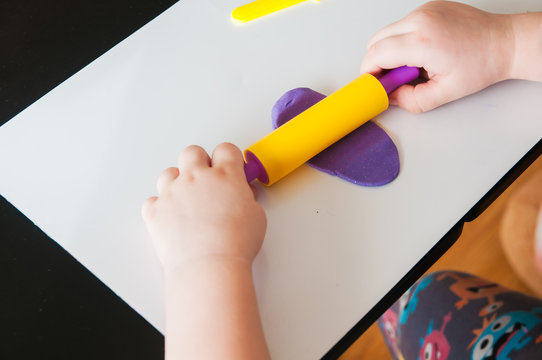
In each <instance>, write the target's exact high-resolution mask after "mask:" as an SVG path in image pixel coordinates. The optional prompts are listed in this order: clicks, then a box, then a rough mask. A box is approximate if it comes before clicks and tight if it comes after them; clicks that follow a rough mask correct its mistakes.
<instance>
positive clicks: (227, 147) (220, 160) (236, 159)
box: [211, 143, 245, 174]
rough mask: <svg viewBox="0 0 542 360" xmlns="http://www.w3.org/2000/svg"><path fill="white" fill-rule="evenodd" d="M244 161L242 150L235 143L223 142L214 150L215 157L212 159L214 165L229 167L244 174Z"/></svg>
mask: <svg viewBox="0 0 542 360" xmlns="http://www.w3.org/2000/svg"><path fill="white" fill-rule="evenodd" d="M244 163H245V161H244V160H243V154H242V153H241V150H239V148H238V147H237V146H235V145H233V144H230V143H222V144H220V145H218V146H217V147H216V148H215V150H214V151H213V158H212V160H211V164H212V166H213V167H228V168H231V169H234V170H235V171H238V172H243V174H244V171H243V164H244Z"/></svg>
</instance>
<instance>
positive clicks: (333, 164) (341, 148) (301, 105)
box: [271, 88, 399, 186]
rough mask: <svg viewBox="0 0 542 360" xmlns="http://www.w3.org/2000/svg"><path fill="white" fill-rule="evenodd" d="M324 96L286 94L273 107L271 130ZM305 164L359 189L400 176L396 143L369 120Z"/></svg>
mask: <svg viewBox="0 0 542 360" xmlns="http://www.w3.org/2000/svg"><path fill="white" fill-rule="evenodd" d="M325 97H326V96H325V95H322V94H320V93H318V92H316V91H314V90H311V89H308V88H297V89H293V90H290V91H288V92H287V93H285V94H284V95H282V97H281V98H280V99H279V100H278V101H277V102H276V103H275V105H274V106H273V109H272V111H271V117H272V120H273V127H274V128H275V129H276V128H277V127H279V126H281V125H282V124H284V123H286V122H288V121H290V120H291V119H292V118H294V117H295V116H297V115H298V114H300V113H302V112H303V111H305V110H306V109H308V108H309V107H311V106H313V105H314V104H316V103H317V102H319V101H321V100H322V99H324V98H325ZM329 120H330V121H333V119H329ZM308 164H309V165H310V166H312V167H313V168H315V169H317V170H320V171H323V172H325V173H328V174H331V175H335V176H338V177H340V178H341V179H344V180H346V181H349V182H351V183H354V184H358V185H362V186H381V185H385V184H387V183H389V182H391V181H393V180H394V179H395V178H396V177H397V175H398V174H399V154H398V152H397V148H396V147H395V144H394V143H393V141H392V140H391V139H390V137H389V136H388V134H386V132H385V131H384V130H382V129H381V128H380V127H379V126H378V125H376V124H375V123H374V122H372V121H369V122H367V123H365V124H364V125H363V126H360V127H359V128H357V129H356V130H354V131H353V132H351V133H350V134H348V135H347V136H345V137H344V138H342V139H341V140H339V141H338V142H336V143H335V144H333V145H332V146H330V147H329V148H327V149H326V150H324V151H322V152H321V153H320V154H318V155H316V156H315V157H313V158H312V159H311V160H310V161H308Z"/></svg>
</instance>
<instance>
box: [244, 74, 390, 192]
mask: <svg viewBox="0 0 542 360" xmlns="http://www.w3.org/2000/svg"><path fill="white" fill-rule="evenodd" d="M388 105H389V103H388V95H387V94H386V90H384V87H383V86H382V84H381V83H380V81H378V79H376V78H375V77H374V76H372V75H370V74H363V75H361V76H360V77H358V78H357V79H355V80H354V81H352V82H351V83H349V84H348V85H346V86H345V87H343V88H341V89H339V90H337V91H336V92H334V93H333V94H331V95H329V96H328V97H326V98H325V99H323V100H322V101H320V102H318V103H317V104H315V105H314V106H312V107H310V108H309V109H307V110H305V111H304V112H302V113H301V114H299V115H297V116H296V117H295V118H293V119H292V120H290V121H288V122H287V123H285V124H284V125H282V126H280V127H279V128H277V129H276V130H275V131H273V132H271V133H270V134H268V135H267V136H265V137H264V138H262V139H261V140H260V141H258V142H256V143H254V144H252V145H251V146H250V147H248V148H247V149H246V150H245V154H246V151H250V152H252V153H253V154H254V155H255V156H256V157H257V158H258V159H259V160H260V162H261V164H262V165H263V167H264V168H265V170H266V172H267V175H268V177H269V182H268V183H267V184H265V185H271V184H273V183H275V182H276V181H278V180H280V179H281V178H283V177H284V176H286V175H288V174H289V173H290V172H292V171H293V170H295V169H296V168H298V167H299V166H301V165H302V164H304V163H305V162H306V161H308V160H309V159H311V158H312V157H313V156H315V155H317V154H318V153H320V152H322V151H323V150H324V149H326V148H328V147H329V146H331V145H332V144H333V143H335V142H336V141H338V140H340V139H341V138H343V137H344V136H346V135H347V134H349V133H351V132H352V131H354V130H355V129H357V128H358V127H360V126H361V125H363V124H364V123H366V122H367V121H369V120H371V119H372V118H374V117H375V116H377V115H378V114H380V113H381V112H383V111H384V110H386V109H387V108H388Z"/></svg>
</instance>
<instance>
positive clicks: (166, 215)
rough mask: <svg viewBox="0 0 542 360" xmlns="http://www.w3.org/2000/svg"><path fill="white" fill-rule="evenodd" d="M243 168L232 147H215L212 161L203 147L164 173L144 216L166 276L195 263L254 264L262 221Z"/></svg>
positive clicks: (238, 153) (183, 156)
mask: <svg viewBox="0 0 542 360" xmlns="http://www.w3.org/2000/svg"><path fill="white" fill-rule="evenodd" d="M243 164H244V161H243V155H242V154H241V151H240V150H239V149H238V148H237V147H235V146H234V145H232V144H227V143H225V144H221V145H219V146H218V147H217V148H216V149H215V151H214V153H213V156H212V159H211V158H210V157H209V155H207V153H206V152H205V150H203V149H202V148H201V147H199V146H189V147H187V148H186V149H184V150H183V151H182V153H181V155H180V156H179V164H178V165H179V166H178V168H176V167H175V168H173V167H172V168H168V169H166V170H165V171H164V172H163V173H162V175H161V176H160V178H159V179H158V195H159V196H158V197H156V196H155V197H151V198H149V199H148V200H147V201H146V202H145V203H144V204H143V208H142V212H143V219H144V220H145V223H146V224H147V228H148V230H149V233H150V235H151V238H152V240H153V244H154V247H155V249H156V252H157V254H158V257H159V259H160V261H161V262H162V265H163V268H164V271H165V273H166V275H167V274H169V273H171V272H173V271H175V270H178V269H179V268H180V267H182V266H183V265H184V264H186V263H188V262H191V261H193V260H197V261H200V260H209V259H210V260H217V259H221V260H224V259H225V260H229V259H231V260H234V261H239V260H241V261H244V262H246V263H247V264H248V265H252V261H253V260H254V258H255V257H256V254H257V253H258V251H259V250H260V247H261V245H262V242H263V238H264V235H265V228H266V218H265V213H264V210H263V208H262V207H261V206H260V204H258V203H257V202H256V199H255V194H254V192H253V190H254V189H251V187H250V186H249V184H248V183H247V180H246V177H245V172H244V171H243ZM249 268H250V267H249Z"/></svg>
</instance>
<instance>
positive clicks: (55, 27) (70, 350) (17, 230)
mask: <svg viewBox="0 0 542 360" xmlns="http://www.w3.org/2000/svg"><path fill="white" fill-rule="evenodd" d="M175 2H176V1H175V0H132V1H127V0H94V1H82V0H54V1H51V0H49V1H47V0H42V1H40V0H0V126H1V125H2V124H4V123H5V122H7V121H9V120H10V119H11V118H12V117H13V116H15V115H16V114H17V113H19V112H21V111H22V110H24V108H26V107H27V106H29V105H30V104H32V103H33V102H34V101H36V100H37V99H39V98H40V97H41V96H43V95H45V94H46V93H47V92H48V91H50V90H51V89H52V88H54V87H55V86H57V85H58V84H60V83H61V82H63V81H64V80H66V79H67V78H68V77H70V76H71V75H73V74H74V73H75V72H77V71H79V70H80V69H81V68H83V67H84V66H85V65H87V64H89V63H90V62H92V61H93V60H94V59H96V58H97V57H98V56H100V55H102V54H103V53H105V52H106V51H107V50H109V49H110V48H111V47H113V46H114V45H116V44H117V43H118V42H120V41H122V40H123V39H124V38H126V37H127V36H129V35H130V34H132V33H133V32H135V31H136V30H137V29H139V28H140V27H141V26H143V25H144V24H146V23H147V22H149V21H150V20H152V19H153V18H154V17H156V16H157V15H159V14H160V13H161V12H163V11H164V10H166V9H167V8H168V7H169V6H171V5H172V4H174V3H175ZM541 152H542V141H539V142H538V143H537V145H536V146H535V147H534V148H533V149H531V151H530V152H529V153H528V154H526V155H525V156H524V157H523V159H521V160H520V161H519V162H518V163H517V164H516V165H515V166H514V168H512V169H511V170H510V171H509V172H508V173H507V174H506V175H505V176H504V177H503V178H502V179H501V180H500V181H499V182H498V183H497V184H496V185H495V186H494V187H493V188H492V189H491V190H490V191H489V192H488V193H487V194H486V195H485V196H484V197H483V198H482V199H480V201H479V202H478V203H477V204H476V205H475V206H474V207H473V208H472V209H471V210H470V211H469V212H468V213H467V214H466V215H465V216H464V217H463V219H462V220H461V221H459V222H458V223H457V224H456V225H455V226H454V227H453V228H452V229H450V231H449V232H448V234H446V235H445V236H444V237H443V238H442V239H441V240H440V241H439V242H438V243H437V244H436V245H435V246H434V248H433V249H431V251H429V252H428V253H427V254H426V255H425V256H424V257H423V258H422V259H421V260H420V261H419V262H418V264H416V265H415V266H414V267H413V268H412V269H411V270H410V271H409V273H407V274H406V275H405V276H404V278H403V279H402V280H401V281H400V282H399V283H398V284H397V285H396V286H395V287H394V288H393V289H392V290H391V291H390V292H389V293H388V294H387V295H386V296H385V297H384V298H383V299H382V300H381V301H380V302H379V303H378V304H377V305H376V306H375V307H374V308H373V309H372V310H371V311H370V312H369V313H368V314H367V315H366V316H364V317H363V318H362V319H360V320H359V322H358V323H357V324H356V325H355V326H354V327H353V328H352V329H351V330H350V331H349V332H348V333H347V334H346V335H345V336H344V337H343V338H342V339H341V340H340V341H339V342H338V343H337V344H336V345H335V346H334V347H333V348H332V349H330V351H329V352H328V353H327V354H326V356H325V358H336V357H338V356H339V355H340V354H341V353H342V352H343V351H344V350H345V349H346V348H347V347H348V346H349V345H350V344H351V343H352V342H353V341H355V340H356V339H357V338H358V337H359V336H360V335H361V334H362V333H363V331H365V330H366V329H367V328H368V327H369V326H370V325H371V324H372V323H373V322H374V321H375V320H376V319H377V318H378V317H379V316H380V314H381V313H383V312H384V311H385V310H386V309H387V308H388V307H389V306H390V305H391V304H392V303H393V302H394V301H395V300H396V299H397V298H398V297H399V296H400V295H401V294H402V293H403V292H404V291H405V290H406V289H407V288H408V287H409V286H410V285H411V284H412V283H413V282H414V281H416V280H417V279H418V277H419V276H420V275H421V274H422V273H424V272H425V271H426V270H427V269H428V268H429V267H430V266H431V265H432V264H433V263H434V262H435V261H436V260H437V259H438V258H439V257H440V256H441V255H442V254H443V253H444V252H445V251H446V250H447V249H448V248H449V247H450V246H452V244H453V243H454V242H455V240H456V239H457V237H458V236H459V235H460V233H461V229H462V226H463V223H464V222H465V221H472V220H474V219H475V218H476V217H477V216H478V215H479V214H480V213H481V212H482V211H483V210H484V209H485V208H486V207H487V206H488V205H489V204H490V203H491V202H493V200H494V199H495V198H497V196H498V195H500V194H501V193H502V191H503V190H504V189H506V187H508V185H509V184H510V183H511V182H512V181H514V180H515V179H516V178H517V176H519V175H520V174H521V173H522V172H523V170H524V169H525V168H527V167H528V166H529V165H530V164H531V163H532V162H533V161H534V160H535V159H536V158H537V157H538V156H540V154H541ZM0 176H2V174H0ZM413 226H415V224H413ZM163 341H164V340H163V337H162V335H161V334H160V333H159V332H158V331H157V330H156V329H154V328H153V327H152V326H151V325H150V324H149V323H148V322H146V321H145V320H144V319H143V318H142V317H141V316H140V315H138V314H137V313H136V312H135V311H133V310H132V309H131V308H130V307H129V306H128V305H127V304H125V303H124V302H123V301H122V300H121V299H120V298H118V297H117V296H116V295H115V294H114V293H113V292H112V291H111V290H110V289H109V288H107V287H106V286H105V285H104V284H102V283H101V282H100V280H98V279H97V278H96V277H94V276H93V275H92V274H91V273H90V272H89V271H88V270H86V269H85V268H84V267H83V266H82V265H81V264H79V263H78V262H77V260H75V259H74V258H73V257H72V256H71V255H69V254H68V253H67V252H66V251H65V250H64V249H62V248H61V247H60V246H59V245H58V244H57V243H56V242H55V241H53V240H52V239H50V238H49V237H48V236H47V235H45V234H44V233H43V232H42V231H41V230H40V229H39V228H38V227H36V226H35V225H34V224H33V223H32V222H31V221H29V220H28V219H27V218H26V217H25V216H24V215H23V214H21V213H20V212H19V211H18V210H17V209H15V208H14V207H13V206H12V205H11V204H9V203H8V202H7V201H6V200H5V199H4V198H3V197H2V196H1V195H0V359H162V358H163V355H164V350H163V346H164V343H163Z"/></svg>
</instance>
